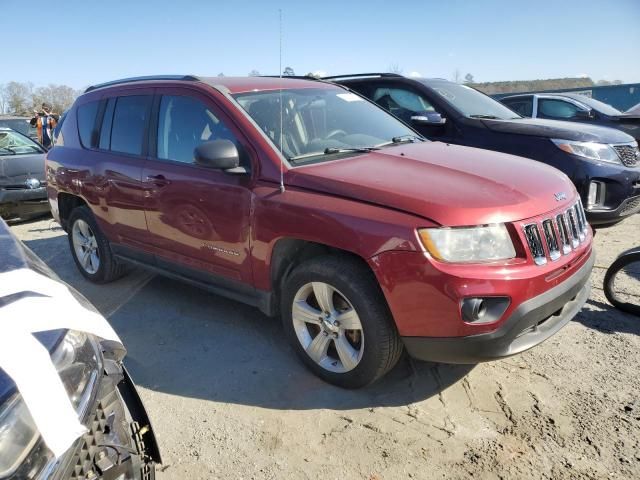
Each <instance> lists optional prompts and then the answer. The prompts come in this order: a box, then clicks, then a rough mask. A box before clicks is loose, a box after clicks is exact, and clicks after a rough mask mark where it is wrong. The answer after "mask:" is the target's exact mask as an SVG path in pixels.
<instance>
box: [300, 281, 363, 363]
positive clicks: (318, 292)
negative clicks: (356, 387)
mask: <svg viewBox="0 0 640 480" xmlns="http://www.w3.org/2000/svg"><path fill="white" fill-rule="evenodd" d="M291 316H292V321H293V327H294V329H295V332H296V336H297V338H298V341H299V342H300V345H302V348H303V349H304V350H305V352H306V353H307V355H309V357H310V358H311V359H312V360H313V361H314V362H315V363H317V364H318V365H320V366H321V367H322V368H324V369H326V370H328V371H330V372H334V373H346V372H349V371H351V370H353V369H354V368H356V367H357V366H358V364H359V363H360V360H361V359H362V354H363V352H364V336H363V330H362V324H361V323H360V318H359V317H358V313H357V312H356V310H355V308H354V307H353V305H352V304H351V302H349V300H348V299H347V298H346V297H345V296H344V295H343V294H342V293H340V292H339V291H338V290H337V289H336V288H334V287H333V286H331V285H329V284H328V283H324V282H310V283H307V284H305V285H303V286H302V287H301V288H300V289H299V290H298V292H297V293H296V295H295V297H294V300H293V305H292V307H291Z"/></svg>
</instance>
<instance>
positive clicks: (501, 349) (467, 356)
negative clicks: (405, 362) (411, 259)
mask: <svg viewBox="0 0 640 480" xmlns="http://www.w3.org/2000/svg"><path fill="white" fill-rule="evenodd" d="M594 262H595V253H593V252H592V253H591V256H590V258H589V259H588V261H587V262H586V263H585V264H584V265H582V267H581V268H580V269H579V270H578V271H577V272H575V273H574V274H573V275H572V276H571V277H569V278H568V279H567V280H565V281H564V282H562V283H561V284H559V285H557V286H556V287H553V288H551V289H550V290H548V291H546V292H544V293H543V294H541V295H538V296H537V297H534V298H532V299H530V300H527V301H526V302H524V303H522V304H521V305H520V306H519V307H518V308H517V309H515V310H514V311H513V313H512V314H511V316H510V317H509V318H508V319H507V320H506V321H505V322H504V323H503V324H502V325H501V326H500V327H499V328H498V329H497V330H495V331H493V332H489V333H482V334H478V335H471V336H466V337H448V338H447V337H444V338H443V337H431V338H430V337H402V340H403V342H404V345H405V348H406V349H407V352H408V353H409V355H410V356H412V357H413V358H416V359H418V360H425V361H431V362H442V363H479V362H484V361H489V360H496V359H499V358H504V357H508V356H511V355H515V354H518V353H521V352H524V351H525V350H528V349H530V348H532V347H534V346H536V345H538V344H540V343H542V342H544V341H545V340H546V339H548V338H549V337H551V336H552V335H554V334H555V333H556V332H558V331H559V330H560V329H561V328H562V327H564V326H565V325H566V324H567V323H569V321H571V319H572V318H573V317H575V315H576V314H577V313H578V312H579V311H580V309H581V308H582V306H583V305H584V304H585V302H586V301H587V298H588V297H589V291H590V283H589V275H590V273H591V269H592V268H593V265H594Z"/></svg>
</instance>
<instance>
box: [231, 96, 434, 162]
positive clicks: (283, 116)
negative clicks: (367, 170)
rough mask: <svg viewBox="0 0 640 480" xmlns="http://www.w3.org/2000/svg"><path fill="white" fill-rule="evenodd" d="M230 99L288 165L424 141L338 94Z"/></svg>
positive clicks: (367, 105)
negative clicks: (236, 103) (249, 118)
mask: <svg viewBox="0 0 640 480" xmlns="http://www.w3.org/2000/svg"><path fill="white" fill-rule="evenodd" d="M234 98H235V99H236V101H237V102H238V103H239V104H240V106H241V107H242V108H243V109H244V110H245V111H246V112H247V113H248V114H249V116H251V118H252V119H253V120H254V122H256V123H257V124H258V125H259V126H260V128H261V129H262V130H263V131H264V133H265V134H266V135H267V137H269V139H270V140H271V141H272V142H273V144H274V145H275V146H276V148H277V149H279V150H280V151H281V152H282V154H283V155H284V156H285V157H286V158H287V160H289V161H290V162H291V163H292V164H302V163H311V162H319V161H325V160H332V159H334V158H336V156H340V155H345V154H346V155H357V154H358V153H365V152H368V151H371V150H375V149H378V148H383V147H385V146H388V145H394V144H398V143H404V142H413V141H425V140H424V139H423V138H422V137H420V136H419V135H417V134H416V133H415V132H414V131H413V130H411V129H409V128H408V127H407V126H405V125H404V124H403V123H401V122H400V121H399V120H397V119H396V118H395V117H393V116H392V115H390V114H388V113H387V112H385V111H384V110H382V109H381V108H379V107H377V106H376V105H373V104H372V103H370V102H369V101H367V100H364V99H363V98H362V97H360V96H358V95H356V94H354V93H351V92H348V91H346V90H342V89H337V88H300V89H283V90H282V91H280V90H269V91H266V92H247V93H239V94H236V95H234ZM281 98H282V106H283V108H282V109H281V108H280V99H281ZM280 125H282V135H281V129H280Z"/></svg>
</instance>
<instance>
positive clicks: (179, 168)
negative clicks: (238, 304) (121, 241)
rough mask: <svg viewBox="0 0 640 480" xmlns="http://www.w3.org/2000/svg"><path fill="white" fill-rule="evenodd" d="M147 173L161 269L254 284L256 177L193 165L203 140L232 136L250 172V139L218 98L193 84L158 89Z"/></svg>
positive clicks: (152, 235)
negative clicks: (251, 247) (251, 243)
mask: <svg viewBox="0 0 640 480" xmlns="http://www.w3.org/2000/svg"><path fill="white" fill-rule="evenodd" d="M152 118H153V119H154V121H153V122H152V127H151V135H150V142H149V143H150V145H149V156H148V158H147V160H146V162H145V165H144V169H143V172H142V180H143V182H144V183H145V184H146V199H145V216H146V220H147V226H148V230H149V243H150V245H151V246H152V247H153V248H154V250H155V253H156V256H157V263H158V265H159V266H160V267H164V268H167V269H170V270H172V271H174V272H176V271H177V272H178V273H180V274H182V275H185V276H188V277H194V278H196V279H198V280H203V281H207V282H209V281H213V283H215V280H216V277H223V278H225V279H231V280H237V281H239V282H242V283H248V284H250V283H252V273H251V265H250V260H249V233H250V230H249V219H250V206H251V196H252V191H251V189H250V187H251V175H250V174H249V173H248V174H242V175H235V174H228V173H225V172H223V171H221V170H215V169H211V168H206V167H202V166H199V165H196V164H195V163H194V157H193V152H194V149H195V147H196V146H198V145H199V144H201V143H203V142H206V141H209V140H216V139H228V140H232V141H233V142H234V143H235V144H236V145H237V146H238V149H239V151H240V152H241V162H244V164H245V165H246V166H247V170H248V171H250V168H249V166H250V163H251V160H250V158H249V154H250V153H249V152H250V150H249V148H248V146H247V144H246V141H245V140H243V139H242V138H241V135H240V134H239V132H238V131H237V130H236V129H235V127H234V126H233V125H232V124H231V121H230V120H229V119H228V117H226V116H225V115H224V113H223V111H222V110H221V109H220V108H219V107H218V106H217V105H216V104H215V102H214V101H213V100H212V99H211V98H209V97H207V96H206V95H204V94H201V93H199V92H197V91H195V90H190V89H188V88H164V89H158V90H157V92H156V97H155V100H154V108H153V115H152Z"/></svg>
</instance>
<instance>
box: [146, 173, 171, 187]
mask: <svg viewBox="0 0 640 480" xmlns="http://www.w3.org/2000/svg"><path fill="white" fill-rule="evenodd" d="M146 181H147V183H153V184H154V185H155V186H157V187H165V186H167V185H169V184H170V183H171V180H168V179H167V178H166V177H165V176H164V175H147V180H146Z"/></svg>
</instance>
